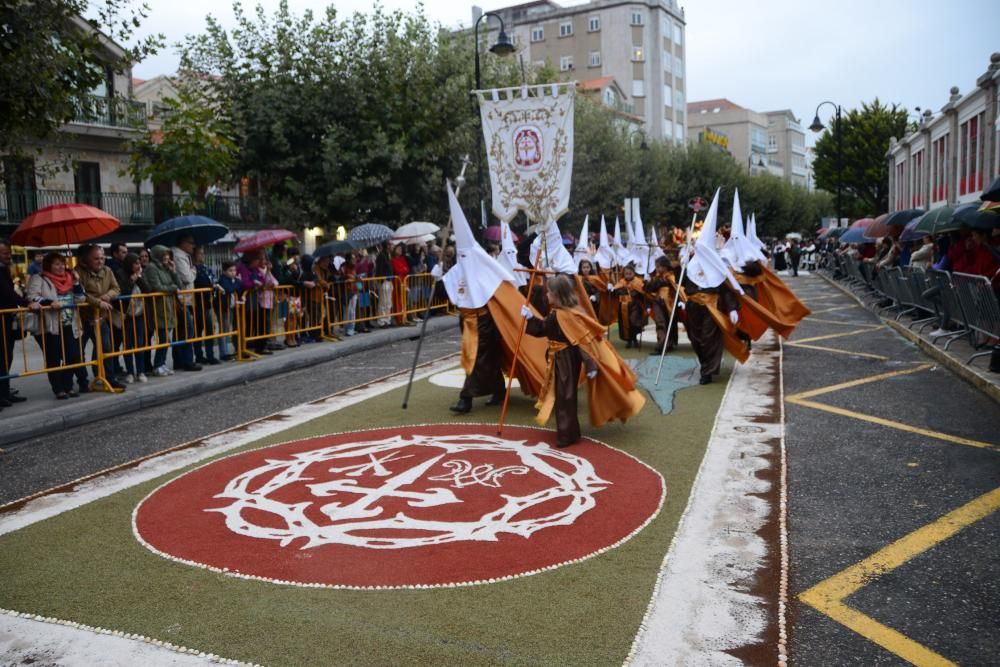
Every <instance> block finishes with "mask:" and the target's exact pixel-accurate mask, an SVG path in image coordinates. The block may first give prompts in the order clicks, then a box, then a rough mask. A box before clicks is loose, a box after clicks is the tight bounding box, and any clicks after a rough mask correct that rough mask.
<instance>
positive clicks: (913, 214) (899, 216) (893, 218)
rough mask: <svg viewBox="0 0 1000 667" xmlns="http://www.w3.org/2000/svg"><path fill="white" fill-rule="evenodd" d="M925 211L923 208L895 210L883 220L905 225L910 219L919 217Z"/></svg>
mask: <svg viewBox="0 0 1000 667" xmlns="http://www.w3.org/2000/svg"><path fill="white" fill-rule="evenodd" d="M924 213H925V211H924V209H922V208H908V209H906V210H905V211H894V212H892V213H890V214H889V217H888V218H886V219H885V220H883V221H882V222H883V223H884V224H886V225H896V226H897V227H905V226H906V225H907V223H909V222H910V220H913V219H915V218H919V217H920V216H922V215H923V214H924Z"/></svg>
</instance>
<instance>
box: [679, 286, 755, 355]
mask: <svg viewBox="0 0 1000 667" xmlns="http://www.w3.org/2000/svg"><path fill="white" fill-rule="evenodd" d="M681 299H682V300H683V301H684V302H685V303H686V302H687V301H688V300H689V299H690V300H691V301H694V302H696V303H699V304H701V305H703V306H705V308H707V309H708V312H709V314H710V315H711V316H712V319H713V320H715V324H716V325H717V326H718V327H719V330H720V331H722V345H723V346H724V347H725V348H726V351H728V352H729V354H731V355H733V357H734V358H735V359H736V360H737V361H739V362H740V363H741V364H744V363H746V361H747V359H749V358H750V350H749V348H747V344H746V343H745V342H743V341H742V340H740V338H739V336H737V335H736V332H737V329H736V325H734V324H733V323H732V322H730V321H729V316H728V315H727V314H725V313H723V312H722V311H721V310H719V295H718V294H717V293H714V292H698V293H697V294H694V295H692V296H691V297H688V295H687V293H686V292H685V291H684V288H681Z"/></svg>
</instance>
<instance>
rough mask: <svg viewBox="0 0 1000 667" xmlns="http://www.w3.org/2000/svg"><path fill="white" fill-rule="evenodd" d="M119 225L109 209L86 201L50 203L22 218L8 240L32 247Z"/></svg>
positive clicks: (93, 234) (72, 239) (87, 238)
mask: <svg viewBox="0 0 1000 667" xmlns="http://www.w3.org/2000/svg"><path fill="white" fill-rule="evenodd" d="M121 225H122V223H121V221H120V220H118V218H116V217H114V216H113V215H111V214H110V213H105V212H104V211H102V210H101V209H99V208H94V207H93V206H88V205H87V204H53V205H52V206H46V207H45V208H40V209H38V210H37V211H35V212H34V213H32V214H31V215H29V216H28V217H27V218H25V219H24V220H23V221H22V222H21V224H20V225H18V226H17V229H15V230H14V233H13V234H11V235H10V240H11V241H13V242H14V243H16V244H18V245H23V246H30V247H32V248H45V247H49V246H61V245H69V244H70V243H82V242H84V241H90V240H91V239H96V238H99V237H101V236H104V235H105V234H110V233H111V232H113V231H115V230H116V229H118V228H119V227H121Z"/></svg>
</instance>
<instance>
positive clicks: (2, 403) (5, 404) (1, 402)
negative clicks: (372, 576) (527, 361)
mask: <svg viewBox="0 0 1000 667" xmlns="http://www.w3.org/2000/svg"><path fill="white" fill-rule="evenodd" d="M12 405H14V404H13V403H11V402H10V401H8V400H7V399H6V398H0V408H9V407H11V406H12ZM466 412H468V410H466Z"/></svg>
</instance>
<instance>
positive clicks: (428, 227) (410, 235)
mask: <svg viewBox="0 0 1000 667" xmlns="http://www.w3.org/2000/svg"><path fill="white" fill-rule="evenodd" d="M440 230H441V228H440V227H438V226H437V225H435V224H434V223H433V222H419V221H417V222H408V223H406V224H405V225H403V226H402V227H400V228H399V229H397V230H396V231H395V233H393V235H392V240H393V241H408V242H411V243H419V242H421V240H422V239H421V237H425V236H427V235H428V234H430V235H432V236H433V235H434V234H436V233H437V232H438V231H440ZM423 240H424V241H426V239H423Z"/></svg>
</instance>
